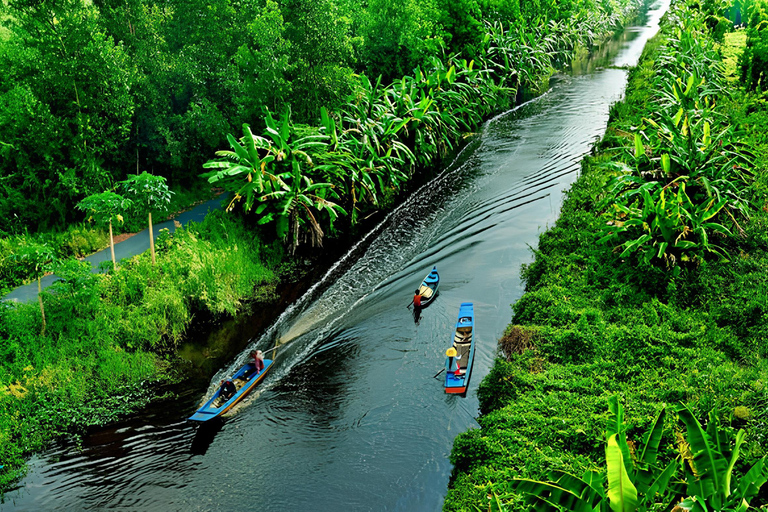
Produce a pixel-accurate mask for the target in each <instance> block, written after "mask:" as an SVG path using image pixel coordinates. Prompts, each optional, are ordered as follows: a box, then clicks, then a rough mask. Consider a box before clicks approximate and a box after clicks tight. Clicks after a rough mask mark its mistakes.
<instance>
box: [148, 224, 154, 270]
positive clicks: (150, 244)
mask: <svg viewBox="0 0 768 512" xmlns="http://www.w3.org/2000/svg"><path fill="white" fill-rule="evenodd" d="M149 249H150V252H152V264H153V265H154V264H155V235H154V234H153V232H152V212H149Z"/></svg>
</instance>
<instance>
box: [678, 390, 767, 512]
mask: <svg viewBox="0 0 768 512" xmlns="http://www.w3.org/2000/svg"><path fill="white" fill-rule="evenodd" d="M677 415H678V417H679V418H680V420H681V421H682V422H683V424H685V428H686V432H687V437H686V439H687V441H688V443H689V444H690V456H689V458H687V459H686V461H685V462H686V464H684V465H683V466H684V468H685V476H686V478H685V480H686V482H688V487H687V493H686V494H687V497H686V499H684V500H683V501H682V502H681V503H680V504H679V505H678V507H680V508H681V509H682V510H690V511H692V512H708V511H710V510H718V511H728V512H746V510H748V509H749V508H750V507H749V502H750V501H751V500H752V499H753V498H754V497H755V496H757V494H758V492H759V491H760V488H761V487H762V486H763V484H765V483H766V481H768V465H767V464H766V457H763V458H762V459H760V460H758V461H757V462H756V463H755V464H754V465H753V466H752V467H751V468H750V469H749V470H748V471H747V472H746V473H745V474H744V476H742V477H741V478H740V479H739V481H738V483H736V481H735V480H734V474H733V469H734V467H735V465H736V461H737V460H738V458H739V452H740V449H741V446H742V445H743V444H744V436H745V433H744V430H739V431H738V432H737V433H736V436H735V438H734V439H733V444H732V445H731V439H729V437H730V436H728V435H727V434H726V431H724V430H721V429H719V423H718V420H717V415H716V414H715V413H714V412H710V414H709V422H708V424H707V429H706V430H704V428H703V427H702V426H701V423H699V421H698V420H697V419H696V417H695V416H694V415H693V413H692V412H691V410H690V409H689V408H688V406H686V405H685V404H680V405H679V406H678V407H677Z"/></svg>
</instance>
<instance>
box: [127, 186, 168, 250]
mask: <svg viewBox="0 0 768 512" xmlns="http://www.w3.org/2000/svg"><path fill="white" fill-rule="evenodd" d="M119 185H120V187H121V188H122V189H123V190H124V191H125V193H126V194H127V195H128V196H129V197H131V198H132V201H133V204H134V205H135V206H136V207H138V208H142V209H143V208H146V211H147V214H148V216H149V248H150V250H151V252H152V264H153V265H154V264H155V237H154V234H153V232H152V210H155V211H166V210H167V209H168V204H169V203H170V202H171V194H173V192H171V191H170V190H168V185H167V183H166V179H165V178H164V177H162V176H153V175H151V174H149V173H148V172H146V171H144V172H142V173H141V174H135V175H132V176H130V177H129V178H128V179H127V180H125V181H121V182H120V183H119Z"/></svg>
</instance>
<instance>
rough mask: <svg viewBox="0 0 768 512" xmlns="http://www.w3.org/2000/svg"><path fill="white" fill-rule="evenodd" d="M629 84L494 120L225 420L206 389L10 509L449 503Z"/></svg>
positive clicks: (632, 49) (289, 320)
mask: <svg viewBox="0 0 768 512" xmlns="http://www.w3.org/2000/svg"><path fill="white" fill-rule="evenodd" d="M667 5H668V0H661V2H660V4H659V5H657V6H655V7H654V9H653V10H652V11H651V12H650V14H649V19H648V22H647V24H646V25H645V26H643V27H637V28H631V29H628V30H627V32H626V33H625V34H624V36H623V37H622V38H621V39H620V40H617V41H616V42H615V43H616V44H615V51H614V52H613V54H612V55H609V56H608V57H607V58H608V59H609V60H608V61H607V63H612V62H613V63H617V64H619V65H626V64H633V63H634V62H636V60H637V58H638V56H639V54H640V51H641V50H642V47H643V45H644V43H645V41H646V40H647V39H648V38H649V37H650V36H651V35H653V34H654V33H655V32H656V27H657V24H658V18H659V16H660V15H661V13H662V12H663V10H664V9H666V7H667ZM595 65H598V66H599V65H600V63H599V62H598V63H595V62H593V63H592V67H594V66H595ZM603 65H604V64H603ZM626 76H627V72H626V71H624V70H622V69H613V68H600V67H597V69H594V70H591V71H590V72H589V73H586V74H581V75H578V76H563V77H557V78H556V79H555V80H553V84H552V89H551V91H550V92H549V93H547V94H546V95H544V96H542V97H540V98H538V99H537V100H535V101H532V102H529V103H527V104H525V105H523V106H521V107H519V108H517V109H515V110H513V111H511V112H508V113H505V114H503V115H500V116H498V117H496V118H494V119H492V120H491V121H489V122H488V123H486V124H485V125H484V126H483V128H482V130H481V132H480V133H479V134H478V135H477V137H476V138H475V140H474V141H473V142H472V143H470V144H469V145H468V146H467V147H466V148H465V150H464V151H463V152H462V153H461V154H460V155H459V157H458V158H457V160H456V162H454V164H453V165H452V166H451V167H449V168H448V169H446V171H445V172H444V173H443V174H441V175H440V176H439V177H438V178H436V179H435V180H433V181H432V182H431V183H430V184H428V185H427V186H425V187H424V188H422V189H421V190H420V191H419V192H418V193H417V194H415V195H414V196H413V197H411V198H410V199H409V200H407V201H406V203H405V204H404V205H403V206H402V207H400V208H399V209H398V210H396V211H395V212H393V213H392V214H391V215H390V216H389V217H387V218H386V219H385V220H384V221H383V222H382V224H381V225H379V227H377V228H376V229H375V230H374V231H372V232H371V234H370V235H369V236H368V237H367V238H365V239H364V240H363V241H361V243H360V244H359V246H357V247H356V248H355V249H353V250H352V251H351V252H350V253H349V255H348V256H347V257H345V258H343V259H342V260H341V261H340V262H339V264H338V265H337V266H336V267H334V268H333V269H332V270H331V271H330V272H329V274H328V275H327V276H326V278H324V279H323V280H322V281H321V282H320V283H319V284H318V285H317V286H316V287H314V288H312V289H311V290H310V291H309V292H308V293H307V294H306V295H305V296H304V297H302V298H301V299H299V300H298V301H297V302H296V303H295V304H294V305H293V306H291V307H290V308H289V309H288V310H287V311H286V313H284V314H283V315H282V316H281V317H280V318H279V319H278V320H277V322H276V323H275V324H273V325H272V327H270V328H269V329H267V330H266V332H265V333H263V334H260V335H259V336H256V337H255V338H254V339H253V342H252V343H251V344H250V345H249V348H250V346H254V345H255V346H258V347H260V348H263V349H266V348H269V347H271V346H272V345H273V344H274V343H275V341H277V342H279V343H281V344H282V346H281V347H280V349H279V356H278V359H277V363H276V365H275V368H274V369H273V370H272V372H271V375H269V376H268V377H267V379H266V381H265V382H264V383H263V385H261V386H260V389H258V390H257V392H256V393H254V394H252V395H251V396H250V397H249V398H248V399H247V400H246V402H245V403H244V404H242V405H240V406H238V407H237V409H236V410H235V412H234V414H232V415H231V416H230V417H229V418H227V419H226V420H225V421H224V422H223V424H218V425H214V426H213V428H208V429H198V428H197V427H196V426H194V425H190V424H188V423H186V422H185V421H184V418H185V417H186V416H188V415H189V414H191V413H192V412H193V410H194V409H195V408H196V406H197V405H198V403H199V400H200V399H201V398H202V397H201V396H200V395H199V393H197V392H194V393H191V392H190V393H189V394H187V395H186V396H182V397H181V398H180V401H179V402H177V404H174V405H172V406H170V405H169V404H161V405H160V406H158V407H155V408H150V409H148V410H147V411H146V414H145V415H143V416H142V417H141V418H134V419H132V420H130V421H128V422H126V423H124V424H121V425H116V426H113V427H111V428H108V429H103V430H101V431H99V432H98V433H96V434H94V435H92V436H90V437H88V438H87V439H86V440H85V446H84V447H83V449H82V450H80V451H77V450H74V449H72V448H59V449H57V450H52V451H49V452H47V453H45V454H43V455H41V456H39V457H35V458H33V459H32V460H31V462H30V468H31V470H30V473H29V476H28V477H27V478H26V479H25V480H24V481H23V482H22V488H21V489H19V490H18V491H14V492H12V493H10V494H9V495H7V496H6V503H5V504H3V505H2V506H0V508H1V509H2V510H3V511H6V510H8V511H11V510H18V511H21V510H30V511H32V510H71V511H77V510H121V511H134V510H141V511H145V510H146V511H197V510H206V511H207V510H222V511H232V510H259V511H293V510H297V511H303V510H313V511H338V510H373V511H382V510H398V511H436V510H440V508H441V506H442V501H443V498H444V496H445V494H446V490H447V484H448V479H449V476H450V472H451V465H450V462H449V461H448V455H449V453H450V450H451V446H452V443H453V439H454V437H455V436H456V435H457V434H459V433H460V432H463V431H465V430H467V429H468V428H471V427H474V426H476V421H475V417H476V416H477V398H476V396H475V391H476V389H477V385H478V383H479V382H480V381H481V379H482V378H483V377H484V376H485V375H486V373H487V372H488V369H489V368H490V365H491V364H492V362H493V357H494V355H495V350H496V340H497V339H498V338H499V337H500V335H501V334H502V333H503V331H504V328H505V327H506V325H507V324H508V323H509V321H510V318H511V310H510V304H512V303H514V302H515V301H516V300H517V299H518V298H519V297H520V295H521V294H522V291H523V290H522V286H521V282H520V277H519V270H520V265H521V264H522V263H525V262H528V261H530V260H531V251H530V248H529V245H535V244H536V241H537V237H538V234H539V233H540V232H541V231H542V229H544V228H546V227H547V226H548V225H550V224H552V223H553V222H554V220H555V219H556V218H557V214H558V209H559V207H560V204H561V201H562V193H563V191H564V190H565V189H567V188H568V187H569V185H570V184H571V183H572V182H573V181H574V180H575V179H576V177H577V176H578V171H579V162H580V160H581V158H582V157H583V155H584V154H585V153H587V152H588V151H589V149H590V147H591V144H592V143H593V142H594V141H595V140H596V139H597V138H599V137H600V136H601V135H602V133H603V132H604V130H605V126H606V122H607V119H608V109H609V106H610V105H611V103H613V102H615V101H616V100H618V99H619V98H620V97H621V95H622V93H623V89H624V87H625V84H626ZM433 264H436V265H437V266H438V270H439V271H440V275H441V278H442V280H441V283H440V295H439V296H438V298H437V299H436V300H435V302H434V303H433V304H432V305H431V306H430V307H429V308H427V309H425V310H424V311H423V313H422V315H421V319H420V322H419V323H418V324H416V323H415V322H414V318H413V317H412V316H411V312H410V311H409V310H408V309H406V305H407V304H408V302H409V300H410V297H411V295H412V293H413V290H414V288H416V286H417V285H418V284H419V281H420V280H421V278H423V277H424V276H425V275H426V274H427V272H428V271H429V270H430V269H431V267H432V265H433ZM464 301H469V302H473V303H474V305H475V314H476V340H477V343H478V344H477V352H476V360H475V363H474V373H473V375H472V381H471V383H470V391H469V393H468V396H467V397H458V396H448V395H445V394H444V392H443V389H442V387H441V381H440V380H438V379H434V378H433V375H434V374H435V373H437V372H438V371H439V370H440V369H441V368H442V366H443V355H444V352H445V350H446V348H448V346H449V344H450V342H451V340H452V326H453V324H454V322H455V321H456V315H457V313H458V307H459V304H460V303H461V302H464ZM247 350H248V349H246V351H244V353H246V352H247ZM241 357H244V356H241ZM241 363H242V359H241V360H238V361H234V362H232V364H231V365H230V366H229V367H228V368H224V369H222V370H221V371H220V372H219V375H217V376H216V377H214V382H215V381H217V379H218V378H219V377H220V376H222V375H224V374H226V373H230V372H231V371H232V369H233V368H236V367H237V366H239V364H241ZM179 404H180V405H179ZM168 409H170V412H169V410H168Z"/></svg>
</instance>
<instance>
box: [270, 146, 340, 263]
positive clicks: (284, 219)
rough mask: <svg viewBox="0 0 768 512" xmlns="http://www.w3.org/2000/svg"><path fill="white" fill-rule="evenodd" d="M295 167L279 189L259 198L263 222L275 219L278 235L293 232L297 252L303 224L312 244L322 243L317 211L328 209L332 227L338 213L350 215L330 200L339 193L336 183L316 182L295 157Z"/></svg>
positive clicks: (291, 244)
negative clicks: (304, 171) (336, 191)
mask: <svg viewBox="0 0 768 512" xmlns="http://www.w3.org/2000/svg"><path fill="white" fill-rule="evenodd" d="M292 167H293V170H292V172H291V173H284V174H283V175H282V176H281V180H280V188H279V189H277V190H274V191H272V192H269V193H267V194H264V195H263V196H262V197H260V198H259V201H260V204H259V206H258V207H257V208H256V214H257V215H260V216H261V217H260V219H259V221H258V222H259V224H267V223H272V222H274V223H275V226H276V229H277V234H278V236H280V237H281V238H285V237H287V236H290V239H289V248H290V252H291V254H294V253H295V252H296V248H297V247H298V245H299V235H300V228H301V226H305V227H307V232H308V234H309V239H310V241H311V245H312V246H313V247H316V246H318V247H322V245H323V236H324V232H323V229H322V227H321V225H320V222H319V220H318V218H317V216H316V212H317V213H321V212H322V211H323V210H325V211H327V212H328V214H329V217H330V226H331V229H333V222H334V221H335V220H336V219H337V217H338V215H339V214H341V215H346V212H345V211H344V209H343V208H342V207H341V206H339V205H338V204H336V203H334V202H332V201H330V200H329V198H336V197H337V196H336V193H335V192H334V191H333V185H332V184H330V183H312V180H311V179H310V178H309V177H308V176H306V175H303V174H302V172H301V165H300V164H299V162H298V160H293V161H292Z"/></svg>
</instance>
